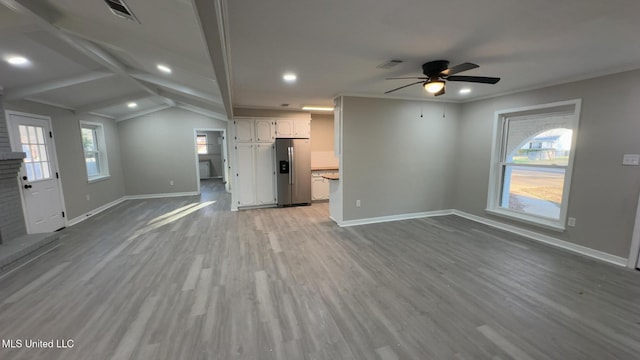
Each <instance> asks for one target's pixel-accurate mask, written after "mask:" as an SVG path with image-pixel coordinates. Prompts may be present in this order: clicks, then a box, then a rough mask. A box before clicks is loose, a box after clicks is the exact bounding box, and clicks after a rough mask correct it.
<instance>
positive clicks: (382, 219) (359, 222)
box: [334, 210, 454, 227]
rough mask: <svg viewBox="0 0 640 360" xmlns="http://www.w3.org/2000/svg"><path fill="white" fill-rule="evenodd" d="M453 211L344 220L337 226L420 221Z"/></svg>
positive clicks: (449, 213)
mask: <svg viewBox="0 0 640 360" xmlns="http://www.w3.org/2000/svg"><path fill="white" fill-rule="evenodd" d="M453 211H454V210H436V211H425V212H419V213H411V214H399V215H389V216H379V217H373V218H365V219H356V220H346V221H343V222H342V223H338V225H339V226H341V227H347V226H357V225H366V224H375V223H383V222H389V221H399V220H410V219H420V218H426V217H433V216H444V215H451V214H453ZM334 221H335V220H334Z"/></svg>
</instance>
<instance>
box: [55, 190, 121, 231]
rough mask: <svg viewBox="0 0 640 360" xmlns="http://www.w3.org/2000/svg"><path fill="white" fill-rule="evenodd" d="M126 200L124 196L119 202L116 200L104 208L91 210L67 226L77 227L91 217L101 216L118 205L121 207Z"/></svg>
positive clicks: (75, 218) (70, 221)
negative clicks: (100, 214)
mask: <svg viewBox="0 0 640 360" xmlns="http://www.w3.org/2000/svg"><path fill="white" fill-rule="evenodd" d="M125 200H127V199H126V197H124V196H123V197H121V198H119V199H117V200H114V201H112V202H110V203H108V204H104V205H102V206H99V207H97V208H95V209H93V210H91V211H87V212H86V213H84V214H82V215H80V216H76V217H74V218H73V219H71V220H69V222H68V223H67V226H73V225H76V224H78V223H81V222H83V221H85V220H87V219H88V218H90V217H92V216H94V215H97V214H99V213H101V212H103V211H105V210H108V209H110V208H112V207H114V206H116V205H119V204H121V203H123V202H124V201H125Z"/></svg>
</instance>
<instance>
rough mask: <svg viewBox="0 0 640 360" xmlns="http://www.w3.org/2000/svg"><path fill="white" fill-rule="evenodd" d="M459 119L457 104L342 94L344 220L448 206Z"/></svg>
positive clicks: (423, 210) (450, 205) (450, 197)
mask: <svg viewBox="0 0 640 360" xmlns="http://www.w3.org/2000/svg"><path fill="white" fill-rule="evenodd" d="M444 108H446V117H445V118H443V116H442V115H443V109H444ZM421 110H423V112H424V117H422V118H421V117H420V113H421ZM458 117H459V105H446V107H445V106H444V105H443V104H436V103H430V102H417V101H401V100H383V99H372V98H357V97H344V98H343V139H344V141H343V144H344V148H343V165H342V166H343V174H342V178H341V180H340V181H342V182H343V186H344V193H343V194H344V202H343V204H344V220H345V221H347V220H354V219H362V218H371V217H379V216H390V215H398V214H409V213H417V212H425V211H432V210H441V209H449V208H451V207H452V206H453V202H452V198H453V188H452V184H453V181H452V180H453V167H454V165H455V164H454V163H453V160H454V151H455V137H456V135H457V133H458V128H457V126H458ZM358 199H359V200H361V207H360V208H356V206H355V202H356V200H358Z"/></svg>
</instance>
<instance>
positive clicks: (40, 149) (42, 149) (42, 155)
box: [38, 145, 49, 161]
mask: <svg viewBox="0 0 640 360" xmlns="http://www.w3.org/2000/svg"><path fill="white" fill-rule="evenodd" d="M38 153H39V154H40V160H42V161H47V160H49V159H47V149H45V147H44V145H38Z"/></svg>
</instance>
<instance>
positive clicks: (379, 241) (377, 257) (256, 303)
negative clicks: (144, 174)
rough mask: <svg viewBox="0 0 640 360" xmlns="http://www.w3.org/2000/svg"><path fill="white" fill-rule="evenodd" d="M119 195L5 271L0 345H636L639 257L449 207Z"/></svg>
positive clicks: (52, 353) (469, 350)
mask: <svg viewBox="0 0 640 360" xmlns="http://www.w3.org/2000/svg"><path fill="white" fill-rule="evenodd" d="M203 190H204V191H205V192H204V193H203V196H202V197H182V198H170V199H154V200H136V201H128V202H125V203H122V204H120V205H118V206H116V207H114V208H112V209H110V210H109V211H106V212H104V213H101V214H99V215H96V216H95V217H93V218H90V219H88V220H86V221H84V222H82V223H80V224H78V225H76V226H73V227H71V228H68V229H66V230H64V231H63V232H62V234H61V243H62V246H61V247H59V248H58V249H56V250H54V251H53V252H51V253H49V254H47V255H46V256H44V257H42V258H40V259H39V260H38V261H37V262H34V263H31V264H29V265H28V266H26V267H24V268H22V269H21V270H20V271H19V272H17V273H14V274H10V275H9V276H6V277H4V278H3V279H1V280H0V339H3V340H5V341H6V340H10V339H22V340H24V339H39V340H50V339H60V340H62V339H72V340H73V341H74V347H73V348H71V349H54V350H51V349H26V348H22V349H7V348H2V349H0V359H7V360H8V359H65V360H66V359H118V360H119V359H170V360H174V359H332V360H335V359H382V360H389V359H504V360H506V359H598V360H602V359H638V358H640V273H639V272H637V271H633V270H628V269H623V268H618V267H615V266H613V265H609V264H604V263H601V262H598V261H594V260H590V259H587V258H583V257H580V256H576V255H573V254H570V253H567V252H565V251H561V250H557V249H554V248H550V247H547V246H544V245H541V244H538V243H534V242H531V241H528V240H525V239H522V238H518V237H516V236H514V235H511V234H506V233H503V232H500V231H497V230H495V229H491V228H488V227H486V226H483V225H480V224H476V223H474V222H471V221H468V220H465V219H461V218H458V217H455V216H445V217H437V218H429V219H416V220H408V221H401V222H394V223H384V224H372V225H364V226H358V227H351V228H339V227H337V226H336V225H335V224H334V223H333V222H332V221H330V220H329V219H328V206H327V204H326V203H320V204H314V205H313V206H310V207H296V208H284V209H260V210H248V211H241V212H233V213H232V212H230V211H228V209H229V196H228V194H226V193H225V192H224V188H223V186H222V185H221V184H219V183H215V182H209V183H208V185H207V186H205V187H204V188H203Z"/></svg>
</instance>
